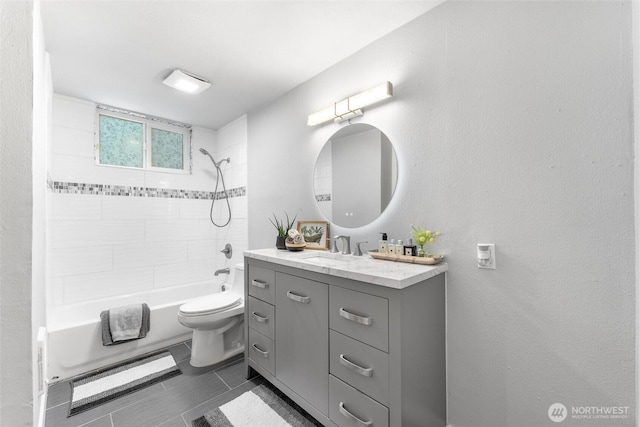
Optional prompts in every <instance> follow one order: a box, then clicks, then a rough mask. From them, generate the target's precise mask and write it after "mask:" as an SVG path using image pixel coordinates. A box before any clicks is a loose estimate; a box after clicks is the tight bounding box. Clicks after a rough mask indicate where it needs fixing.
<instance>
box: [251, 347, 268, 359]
mask: <svg viewBox="0 0 640 427" xmlns="http://www.w3.org/2000/svg"><path fill="white" fill-rule="evenodd" d="M251 346H252V347H253V348H254V349H255V351H257V352H258V353H260V354H261V355H262V356H263V357H269V352H268V351H266V350H261V349H260V347H258V346H257V345H256V344H251Z"/></svg>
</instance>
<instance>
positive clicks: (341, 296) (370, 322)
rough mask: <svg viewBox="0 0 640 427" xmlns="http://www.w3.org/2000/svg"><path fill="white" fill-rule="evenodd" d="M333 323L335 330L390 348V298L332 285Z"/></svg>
mask: <svg viewBox="0 0 640 427" xmlns="http://www.w3.org/2000/svg"><path fill="white" fill-rule="evenodd" d="M329 324H330V327H331V329H333V330H336V331H338V332H342V333H343V334H345V335H348V336H350V337H352V338H355V339H357V340H358V341H362V342H364V343H366V344H369V345H371V346H373V347H376V348H379V349H380V350H382V351H385V352H388V351H389V301H388V300H387V299H386V298H381V297H377V296H374V295H370V294H365V293H362V292H357V291H352V290H349V289H345V288H340V287H337V286H332V287H331V290H330V292H329Z"/></svg>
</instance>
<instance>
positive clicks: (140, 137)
mask: <svg viewBox="0 0 640 427" xmlns="http://www.w3.org/2000/svg"><path fill="white" fill-rule="evenodd" d="M100 164H102V165H112V166H127V167H132V168H141V167H143V164H144V124H142V123H139V122H134V121H131V120H124V119H121V118H118V117H110V116H103V115H101V116H100Z"/></svg>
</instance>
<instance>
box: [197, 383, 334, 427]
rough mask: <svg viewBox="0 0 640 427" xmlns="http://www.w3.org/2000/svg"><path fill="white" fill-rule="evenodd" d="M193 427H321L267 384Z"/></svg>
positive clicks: (200, 420) (204, 417) (211, 414)
mask: <svg viewBox="0 0 640 427" xmlns="http://www.w3.org/2000/svg"><path fill="white" fill-rule="evenodd" d="M191 425H192V426H193V427H256V426H269V427H316V426H321V425H322V424H320V423H319V422H318V421H316V420H314V419H313V418H312V417H311V416H310V415H309V414H307V413H306V412H304V410H303V409H302V408H300V407H299V406H298V405H297V404H296V403H294V402H293V401H291V400H290V399H289V398H288V397H286V396H285V395H284V394H282V392H281V391H280V390H278V389H276V388H275V387H273V386H272V385H271V384H269V383H265V384H261V385H259V386H257V387H254V388H253V389H251V390H249V391H248V392H246V393H244V394H243V395H241V396H239V397H236V398H235V399H233V400H232V401H231V402H229V403H225V404H224V405H222V406H220V407H218V408H216V409H214V410H212V411H209V412H207V413H206V414H204V415H203V416H201V417H200V418H196V419H195V420H193V421H192V422H191Z"/></svg>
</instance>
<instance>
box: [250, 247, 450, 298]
mask: <svg viewBox="0 0 640 427" xmlns="http://www.w3.org/2000/svg"><path fill="white" fill-rule="evenodd" d="M244 256H245V257H247V258H252V259H257V260H261V261H267V262H272V263H274V264H280V265H286V266H289V267H294V268H300V269H303V270H308V271H315V272H317V273H324V274H329V275H331V276H336V277H343V278H345V279H351V280H358V281H361V282H366V283H371V284H374V285H379V286H386V287H388V288H394V289H404V288H406V287H408V286H411V285H414V284H416V283H418V282H421V281H423V280H426V279H429V278H431V277H433V276H436V275H438V274H440V273H444V272H445V271H447V270H448V266H447V264H446V263H444V262H441V263H440V264H436V265H421V264H409V263H404V262H394V261H385V260H378V259H373V258H372V257H371V256H369V255H363V256H354V255H342V254H334V253H330V252H327V251H316V250H304V251H300V252H291V251H287V250H280V249H276V248H267V249H253V250H246V251H244Z"/></svg>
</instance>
